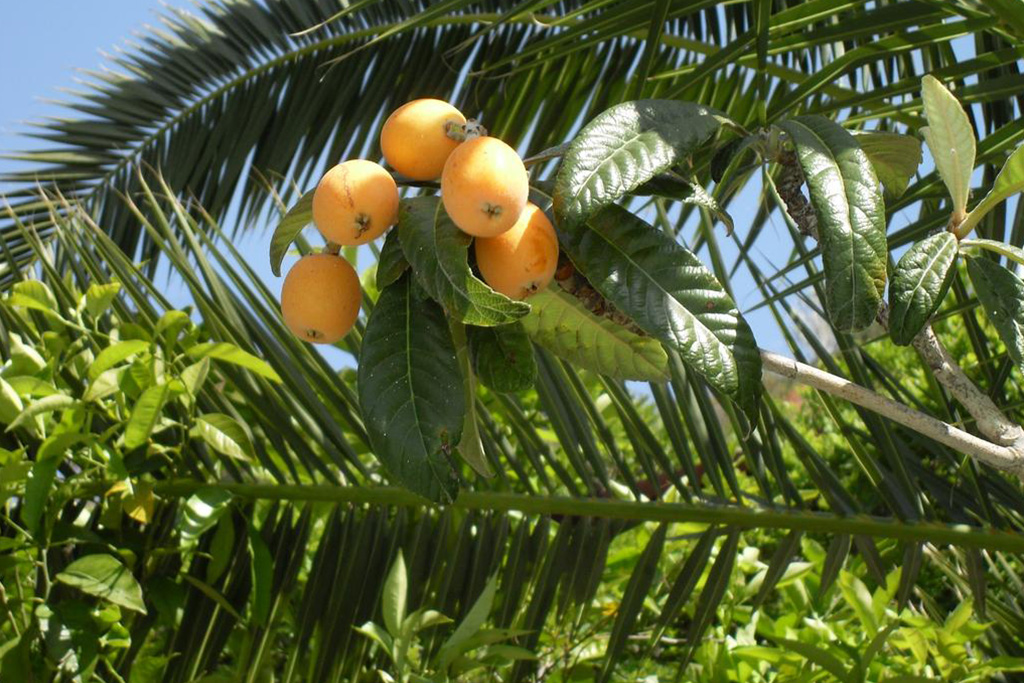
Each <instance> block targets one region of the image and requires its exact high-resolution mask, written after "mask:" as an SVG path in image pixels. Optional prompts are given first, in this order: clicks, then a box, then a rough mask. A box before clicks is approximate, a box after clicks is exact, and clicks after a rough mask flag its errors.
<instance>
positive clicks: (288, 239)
mask: <svg viewBox="0 0 1024 683" xmlns="http://www.w3.org/2000/svg"><path fill="white" fill-rule="evenodd" d="M314 192H316V189H315V188H314V189H312V190H310V191H309V192H306V193H305V194H303V195H302V196H301V197H299V201H297V202H295V204H294V205H293V206H292V207H291V208H290V209H288V211H287V213H285V215H284V216H283V217H282V218H281V222H280V223H278V224H277V227H276V228H274V236H273V237H271V238H270V270H271V271H272V272H273V273H274V275H276V276H278V277H280V276H281V262H282V261H283V260H284V255H285V254H286V253H288V247H290V246H291V244H292V242H294V241H295V239H296V238H297V237H298V236H299V233H300V232H302V229H303V228H305V227H306V226H307V225H309V224H310V223H312V222H313V193H314Z"/></svg>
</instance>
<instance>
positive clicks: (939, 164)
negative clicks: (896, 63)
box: [921, 75, 977, 222]
mask: <svg viewBox="0 0 1024 683" xmlns="http://www.w3.org/2000/svg"><path fill="white" fill-rule="evenodd" d="M921 97H922V99H923V100H924V115H925V118H926V119H928V127H927V128H922V129H921V133H922V135H924V140H925V142H926V143H928V149H930V150H931V153H932V157H933V158H934V159H935V167H936V168H937V169H938V170H939V175H940V176H942V180H943V181H944V182H945V183H946V187H947V188H948V189H949V195H950V197H952V199H953V212H954V214H957V215H959V217H960V218H963V217H964V216H966V215H967V199H968V197H969V196H970V193H971V173H973V172H974V160H975V154H976V152H977V143H976V142H975V139H974V129H973V128H972V127H971V121H970V119H969V118H967V112H965V111H964V109H963V107H961V106H960V102H958V101H957V99H956V97H954V96H953V93H951V92H950V91H949V90H947V89H946V86H944V85H943V84H942V83H941V82H939V80H938V79H937V78H935V77H934V76H931V75H926V76H925V77H924V78H922V79H921ZM958 222H959V221H958Z"/></svg>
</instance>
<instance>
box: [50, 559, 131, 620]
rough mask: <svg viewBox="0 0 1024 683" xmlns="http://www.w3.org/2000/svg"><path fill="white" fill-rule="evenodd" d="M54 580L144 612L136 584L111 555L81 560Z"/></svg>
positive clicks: (125, 569) (69, 566)
mask: <svg viewBox="0 0 1024 683" xmlns="http://www.w3.org/2000/svg"><path fill="white" fill-rule="evenodd" d="M56 580H57V581H59V582H60V583H63V584H66V585H68V586H74V587H75V588H77V589H79V590H80V591H82V592H84V593H88V594H89V595H94V596H96V597H98V598H102V599H104V600H107V601H109V602H112V603H114V604H115V605H119V606H121V607H124V608H125V609H130V610H133V611H135V612H141V613H142V614H145V613H146V605H145V603H144V602H143V601H142V588H141V587H139V582H138V581H136V580H135V577H134V576H132V573H131V571H129V570H128V568H127V567H125V566H124V565H123V564H121V563H120V562H119V561H118V560H116V559H115V558H114V557H113V556H111V555H86V556H85V557H80V558H78V559H77V560H75V561H74V562H72V563H71V564H69V565H68V566H67V567H66V568H65V569H64V571H62V572H61V573H59V574H57V576H56Z"/></svg>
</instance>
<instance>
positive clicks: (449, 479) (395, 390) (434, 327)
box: [358, 273, 466, 501]
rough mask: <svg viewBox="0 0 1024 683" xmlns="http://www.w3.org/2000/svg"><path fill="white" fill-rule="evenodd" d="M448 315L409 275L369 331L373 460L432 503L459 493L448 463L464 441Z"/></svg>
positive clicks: (365, 406)
mask: <svg viewBox="0 0 1024 683" xmlns="http://www.w3.org/2000/svg"><path fill="white" fill-rule="evenodd" d="M462 384H463V383H462V377H461V373H460V372H459V363H458V358H457V357H456V353H455V347H454V344H453V342H452V336H451V331H450V330H449V329H448V321H447V320H446V319H445V316H444V312H443V311H442V310H441V308H440V307H439V306H438V305H437V304H436V303H434V302H433V301H431V300H429V299H427V298H426V297H425V296H424V295H423V294H422V293H421V292H419V291H418V289H417V288H416V287H415V284H414V283H413V280H412V276H411V275H410V274H408V273H406V274H405V275H403V276H402V277H401V278H399V279H398V280H397V281H396V282H394V283H392V284H391V285H390V286H388V287H386V288H384V290H383V291H382V292H381V293H380V298H378V299H377V305H376V306H374V309H373V312H372V313H371V314H370V319H369V320H368V321H367V323H366V333H365V335H364V336H363V344H362V351H361V354H360V357H359V367H358V393H359V406H360V408H361V410H362V414H363V421H364V424H365V425H366V431H367V435H368V436H369V439H370V445H371V447H372V449H373V453H374V455H376V457H377V458H378V459H379V460H380V462H381V463H382V464H383V465H384V467H385V468H386V469H387V471H388V472H389V473H390V474H391V476H392V477H393V478H394V481H395V483H398V484H401V485H403V486H405V487H407V488H409V489H410V490H412V491H415V492H416V493H419V494H420V495H422V496H425V497H427V498H429V499H431V500H436V501H440V500H451V499H453V498H454V497H455V494H456V493H457V492H458V482H457V480H456V479H455V477H454V472H453V471H452V468H451V465H450V464H449V461H448V456H449V454H450V453H451V451H452V449H453V448H455V446H456V445H457V444H458V443H459V441H460V440H461V438H462V428H463V423H464V421H465V417H466V404H465V394H464V391H463V385H462Z"/></svg>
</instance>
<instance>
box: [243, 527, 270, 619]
mask: <svg viewBox="0 0 1024 683" xmlns="http://www.w3.org/2000/svg"><path fill="white" fill-rule="evenodd" d="M249 552H250V553H251V554H252V611H251V614H252V620H253V622H254V623H255V624H257V625H259V626H265V625H266V624H267V618H268V617H269V616H270V599H271V591H272V590H273V583H274V558H273V556H271V554H270V548H268V547H267V543H266V541H264V540H263V536H262V535H261V534H260V532H259V529H257V528H256V526H255V525H254V524H253V523H252V521H250V522H249Z"/></svg>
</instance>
